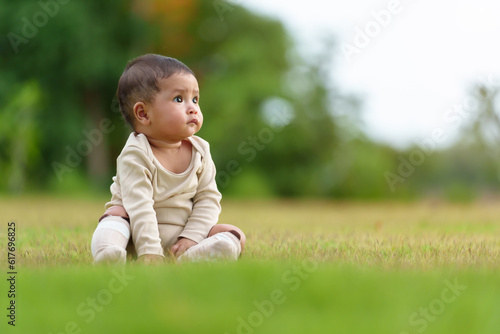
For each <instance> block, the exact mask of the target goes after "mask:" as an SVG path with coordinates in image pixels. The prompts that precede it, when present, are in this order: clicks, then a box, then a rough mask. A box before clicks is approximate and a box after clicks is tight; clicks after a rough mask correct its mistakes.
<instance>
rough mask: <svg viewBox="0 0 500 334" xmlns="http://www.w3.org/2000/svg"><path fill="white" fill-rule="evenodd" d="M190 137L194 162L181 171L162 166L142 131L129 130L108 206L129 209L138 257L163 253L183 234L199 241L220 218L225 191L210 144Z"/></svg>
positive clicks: (195, 137)
mask: <svg viewBox="0 0 500 334" xmlns="http://www.w3.org/2000/svg"><path fill="white" fill-rule="evenodd" d="M189 141H190V142H191V143H192V145H193V148H192V158H191V164H190V165H189V167H188V168H187V169H186V170H185V171H184V172H182V173H179V174H176V173H173V172H170V171H169V170H167V169H165V168H164V167H163V166H162V165H161V163H160V162H159V161H158V160H157V159H156V158H155V156H154V155H153V151H152V149H151V146H150V145H149V142H148V140H147V138H146V136H144V135H143V134H137V133H131V134H130V136H129V138H128V140H127V143H126V144H125V147H124V148H123V150H122V152H121V154H120V156H119V157H118V159H117V174H116V176H115V177H114V178H113V181H114V183H113V184H112V185H111V193H112V198H111V201H110V202H108V203H106V209H107V208H109V207H111V206H113V205H121V206H123V207H124V208H125V210H126V211H127V213H128V215H129V217H130V227H131V234H132V240H133V242H134V245H135V249H136V251H137V255H138V256H141V255H144V254H158V255H163V249H167V248H169V247H171V246H172V245H173V244H174V243H175V242H176V241H177V238H179V237H184V238H188V239H191V240H193V241H195V242H197V243H199V242H201V241H202V240H203V239H205V238H207V236H208V233H209V231H210V229H211V228H212V227H213V226H214V225H215V224H216V223H217V220H218V218H219V214H220V210H221V208H220V200H221V194H220V192H219V191H218V190H217V184H216V182H215V173H216V171H215V165H214V163H213V161H212V158H211V156H210V147H209V144H208V143H207V142H206V141H205V140H203V139H201V138H200V137H197V136H192V137H190V138H189Z"/></svg>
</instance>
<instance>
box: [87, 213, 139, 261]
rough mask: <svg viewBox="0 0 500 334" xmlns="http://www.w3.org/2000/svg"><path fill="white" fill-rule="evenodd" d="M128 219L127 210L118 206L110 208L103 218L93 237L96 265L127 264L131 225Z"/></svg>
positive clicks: (92, 248) (92, 247)
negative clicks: (101, 263) (106, 263)
mask: <svg viewBox="0 0 500 334" xmlns="http://www.w3.org/2000/svg"><path fill="white" fill-rule="evenodd" d="M110 214H113V215H110ZM115 214H116V215H115ZM127 218H128V216H127V213H126V212H125V209H124V208H123V207H117V206H115V207H111V208H109V209H108V210H107V211H106V213H105V214H104V215H103V216H102V217H101V219H100V221H99V224H98V225H97V228H96V230H95V232H94V235H93V236H92V243H91V250H92V256H93V257H94V263H99V262H119V263H125V262H126V258H127V251H126V247H127V244H128V241H129V239H130V224H129V223H128V221H127V220H126V219H127Z"/></svg>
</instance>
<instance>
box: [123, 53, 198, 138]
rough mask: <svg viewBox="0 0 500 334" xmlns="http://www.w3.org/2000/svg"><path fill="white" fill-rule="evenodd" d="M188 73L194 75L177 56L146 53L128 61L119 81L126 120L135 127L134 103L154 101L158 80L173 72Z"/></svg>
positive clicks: (157, 90)
mask: <svg viewBox="0 0 500 334" xmlns="http://www.w3.org/2000/svg"><path fill="white" fill-rule="evenodd" d="M176 73H186V74H192V75H194V73H193V71H191V70H190V69H189V67H187V66H186V65H184V64H183V63H182V62H180V61H178V60H177V59H175V58H170V57H165V56H161V55H157V54H152V53H149V54H146V55H143V56H140V57H137V58H135V59H132V60H131V61H129V62H128V64H127V66H126V67H125V70H124V71H123V74H122V76H121V77H120V80H119V81H118V90H117V95H118V102H119V104H120V111H121V113H122V115H123V118H124V119H125V121H126V122H127V123H128V124H129V125H130V126H131V127H132V129H134V123H135V117H134V110H133V109H134V104H135V103H137V102H139V101H142V102H152V101H153V99H154V97H155V95H156V94H157V93H158V92H159V91H160V88H158V82H159V81H160V80H161V79H166V78H168V77H170V76H171V75H172V74H176Z"/></svg>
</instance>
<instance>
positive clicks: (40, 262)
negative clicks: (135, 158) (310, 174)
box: [0, 196, 500, 334]
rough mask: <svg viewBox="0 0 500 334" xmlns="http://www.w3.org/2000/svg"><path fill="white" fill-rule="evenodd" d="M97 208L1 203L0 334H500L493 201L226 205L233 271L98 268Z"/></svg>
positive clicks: (67, 202)
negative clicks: (243, 237)
mask: <svg viewBox="0 0 500 334" xmlns="http://www.w3.org/2000/svg"><path fill="white" fill-rule="evenodd" d="M105 201H106V198H96V199H92V200H89V199H79V200H77V199H63V198H55V197H50V198H49V197H40V196H38V197H23V198H2V199H1V201H0V212H1V218H2V224H3V227H2V230H1V231H0V245H1V249H0V256H1V257H2V261H1V263H2V267H3V268H2V271H3V272H4V278H3V279H2V284H0V289H1V290H0V295H1V296H2V298H0V300H1V309H2V310H3V313H2V314H1V316H2V317H1V319H3V320H2V324H1V325H0V328H1V329H2V330H1V333H53V334H56V333H221V334H225V333H230V334H233V333H246V334H248V333H395V334H403V333H412V334H413V333H429V334H430V333H440V334H442V333H480V334H483V333H495V334H497V333H499V332H500V317H499V316H498V314H500V298H499V297H500V283H499V282H500V265H499V263H498V254H499V251H500V241H499V240H500V222H499V217H500V206H498V205H496V204H495V203H475V204H448V203H442V202H418V203H396V202H394V203H391V202H383V203H376V202H372V203H361V202H360V203H357V202H329V201H313V200H308V201H278V200H275V201H273V200H270V201H229V200H228V201H226V200H224V201H223V203H222V205H223V214H222V216H221V222H224V223H231V224H235V225H238V226H240V227H241V228H242V229H243V230H244V231H245V232H246V234H247V239H248V241H247V242H248V243H247V248H246V250H245V253H244V255H243V256H242V258H241V259H240V260H239V261H238V262H236V263H198V264H183V265H179V264H175V263H173V262H172V261H170V262H167V263H165V264H162V265H158V266H144V265H140V264H137V263H129V264H127V265H126V266H94V265H92V263H91V255H90V239H91V236H92V233H93V229H94V227H95V224H96V222H95V221H96V218H97V217H99V216H100V214H101V211H102V210H103V204H104V202H105ZM11 221H13V222H15V223H16V268H15V270H16V272H17V274H16V285H15V290H16V291H15V293H16V297H15V302H16V304H15V305H16V323H15V324H16V326H15V327H12V326H10V325H8V323H7V322H8V321H9V320H10V319H9V318H8V317H7V315H8V314H9V310H8V309H7V308H8V307H9V302H10V300H12V299H13V298H8V292H9V289H10V285H9V282H8V278H9V277H10V276H9V275H8V274H7V272H8V271H9V269H8V263H7V256H8V255H7V241H8V240H7V224H8V223H9V222H11Z"/></svg>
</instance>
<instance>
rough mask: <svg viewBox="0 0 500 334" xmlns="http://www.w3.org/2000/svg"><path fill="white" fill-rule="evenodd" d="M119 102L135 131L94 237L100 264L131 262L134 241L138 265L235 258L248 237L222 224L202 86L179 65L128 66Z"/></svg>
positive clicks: (149, 60)
mask: <svg viewBox="0 0 500 334" xmlns="http://www.w3.org/2000/svg"><path fill="white" fill-rule="evenodd" d="M117 94H118V100H119V103H120V111H121V112H122V114H123V117H124V118H125V121H126V122H127V123H128V124H129V125H130V126H131V127H132V129H133V132H132V133H131V134H130V136H129V138H128V140H127V143H126V144H125V147H124V148H123V150H122V152H121V154H120V156H119V157H118V159H117V173H116V176H115V177H113V181H114V182H113V184H112V185H111V194H112V198H111V201H110V202H108V203H107V204H106V212H105V214H104V215H103V216H102V217H101V218H100V220H99V224H98V225H97V228H96V230H95V232H94V235H93V237H92V243H91V249H92V256H93V257H94V262H95V263H98V262H125V261H126V257H127V251H126V249H127V245H128V244H129V239H130V236H132V242H133V245H134V247H135V251H136V253H137V256H138V260H139V261H143V262H153V261H159V260H163V259H164V257H165V255H166V254H171V255H173V256H175V257H177V260H180V261H183V260H184V261H185V260H189V261H196V260H203V259H213V258H227V259H237V258H238V256H239V255H240V253H241V251H242V250H243V247H244V245H245V240H246V238H245V235H244V234H243V232H242V231H241V230H240V229H239V228H237V227H236V226H233V225H227V224H217V221H218V218H219V214H220V210H221V207H220V200H221V194H220V193H219V191H218V190H217V184H216V182H215V165H214V163H213V161H212V158H211V156H210V148H209V144H208V143H207V142H206V141H205V140H203V139H201V138H200V137H197V136H195V135H194V134H195V133H197V132H198V131H199V130H200V128H201V126H202V124H203V115H202V113H201V110H200V105H199V88H198V82H197V80H196V78H195V76H194V74H193V72H192V71H191V70H190V69H189V68H188V67H187V66H186V65H184V64H183V63H181V62H180V61H178V60H176V59H173V58H169V57H165V56H161V55H155V54H147V55H144V56H140V57H138V58H136V59H133V60H132V61H130V62H129V63H128V64H127V66H126V68H125V70H124V72H123V74H122V76H121V77H120V80H119V82H118V92H117Z"/></svg>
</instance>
